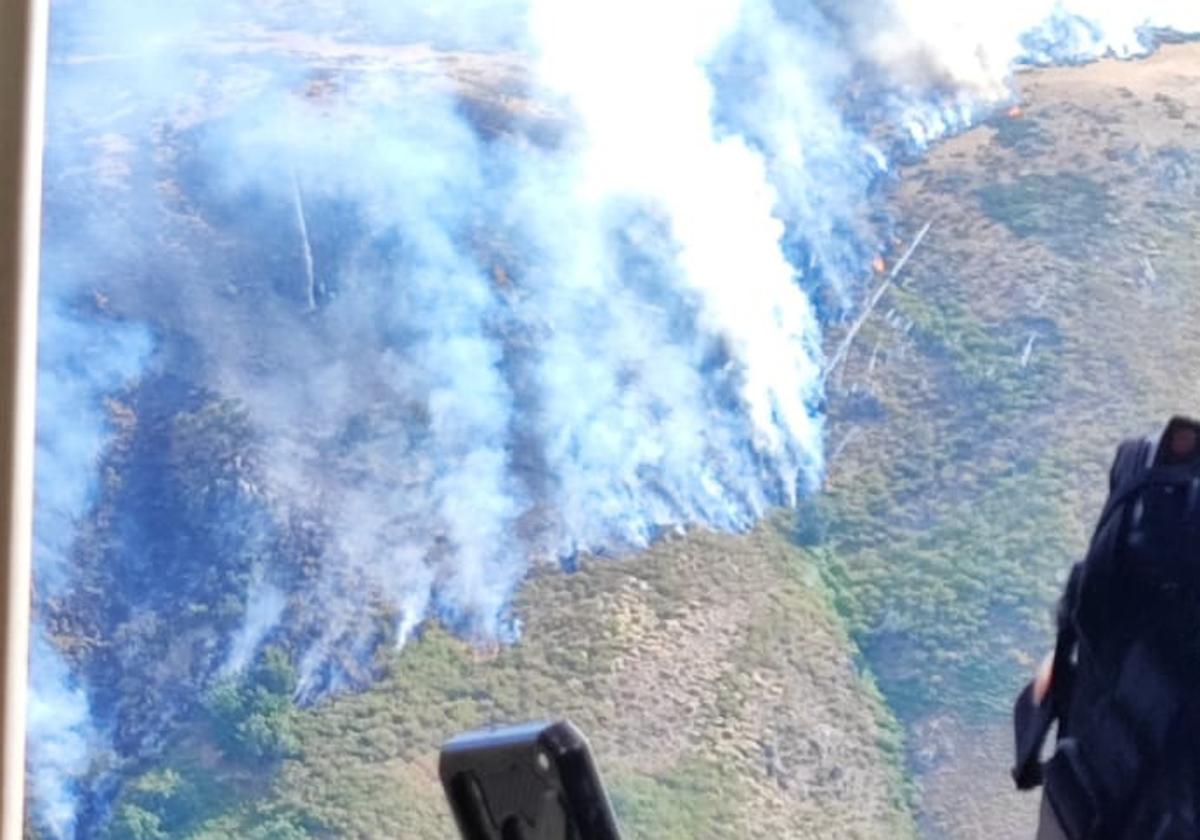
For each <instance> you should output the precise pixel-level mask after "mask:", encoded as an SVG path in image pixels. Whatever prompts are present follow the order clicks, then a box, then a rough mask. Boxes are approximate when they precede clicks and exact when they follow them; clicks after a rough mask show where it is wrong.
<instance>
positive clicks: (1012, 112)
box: [1008, 105, 1025, 120]
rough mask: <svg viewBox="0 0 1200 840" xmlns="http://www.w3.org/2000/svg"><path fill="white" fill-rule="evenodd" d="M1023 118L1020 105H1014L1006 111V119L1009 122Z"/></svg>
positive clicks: (1023, 113)
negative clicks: (1009, 120)
mask: <svg viewBox="0 0 1200 840" xmlns="http://www.w3.org/2000/svg"><path fill="white" fill-rule="evenodd" d="M1023 116H1025V111H1024V110H1022V108H1021V106H1020V105H1014V106H1012V107H1011V108H1009V109H1008V118H1009V119H1011V120H1019V119H1021V117H1023Z"/></svg>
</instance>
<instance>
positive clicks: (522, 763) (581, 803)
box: [438, 722, 620, 840]
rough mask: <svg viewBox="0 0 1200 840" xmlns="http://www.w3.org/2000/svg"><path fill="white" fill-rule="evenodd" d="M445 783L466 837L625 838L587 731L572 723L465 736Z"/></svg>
mask: <svg viewBox="0 0 1200 840" xmlns="http://www.w3.org/2000/svg"><path fill="white" fill-rule="evenodd" d="M438 772H439V775H440V776H441V778H442V787H443V789H444V790H445V792H446V798H447V799H448V800H449V802H450V808H451V810H452V811H453V812H454V819H455V821H456V822H457V823H458V830H459V832H460V833H461V834H462V837H463V840H620V833H619V832H618V830H617V822H616V819H615V817H614V816H613V812H612V806H611V805H610V804H609V801H608V795H607V794H606V793H605V791H604V784H603V782H601V781H600V774H599V772H598V771H597V769H596V764H595V762H594V761H593V760H592V754H591V750H590V749H589V748H588V743H587V739H586V738H584V736H583V733H581V732H580V731H579V730H578V729H576V728H575V727H574V726H573V725H571V724H570V723H567V722H560V723H531V724H526V725H524V726H514V727H509V728H507V729H493V730H482V731H478V732H469V733H467V734H465V735H460V736H458V737H457V738H454V739H453V740H451V741H449V742H448V743H447V744H446V745H445V746H444V747H442V755H441V760H440V762H439V767H438Z"/></svg>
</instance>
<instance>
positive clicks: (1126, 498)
mask: <svg viewBox="0 0 1200 840" xmlns="http://www.w3.org/2000/svg"><path fill="white" fill-rule="evenodd" d="M1057 624H1058V637H1057V641H1056V643H1055V649H1054V660H1053V666H1052V676H1051V682H1050V691H1049V694H1048V696H1047V697H1046V698H1045V699H1044V700H1043V701H1042V702H1041V703H1040V704H1038V703H1036V702H1035V701H1034V696H1033V687H1032V685H1030V686H1029V687H1027V688H1026V689H1025V691H1023V692H1022V693H1021V695H1020V697H1019V698H1018V700H1017V704H1016V707H1015V709H1014V715H1013V719H1014V725H1015V729H1016V752H1017V760H1016V766H1015V767H1014V768H1013V778H1014V780H1015V781H1016V783H1017V787H1019V788H1021V789H1023V790H1024V789H1029V788H1032V787H1036V786H1037V785H1039V784H1043V785H1044V786H1045V792H1044V795H1045V800H1046V803H1047V804H1048V805H1049V807H1050V810H1051V811H1052V812H1053V816H1054V818H1055V819H1056V821H1057V823H1058V828H1060V829H1061V833H1062V835H1065V836H1066V837H1067V838H1070V840H1110V839H1111V840H1126V838H1138V840H1184V838H1188V840H1192V839H1193V838H1200V424H1198V423H1196V422H1195V421H1192V420H1187V419H1184V418H1179V417H1176V418H1174V419H1172V420H1171V421H1170V423H1168V424H1167V427H1166V429H1165V430H1164V432H1163V434H1162V435H1161V436H1160V438H1159V439H1158V440H1157V441H1152V440H1129V441H1126V442H1124V443H1122V444H1121V446H1120V447H1119V448H1118V450H1117V455H1116V458H1115V460H1114V462H1113V466H1112V470H1111V472H1110V476H1109V497H1108V501H1107V502H1106V504H1105V506H1104V509H1103V512H1102V513H1101V515H1100V519H1099V523H1098V524H1097V526H1096V529H1095V532H1094V533H1093V536H1092V540H1091V544H1090V546H1089V548H1088V552H1087V556H1086V557H1085V559H1084V560H1083V562H1081V563H1077V564H1076V565H1075V566H1074V568H1073V569H1072V570H1071V575H1070V578H1069V580H1068V582H1067V586H1066V591H1065V592H1064V594H1063V597H1062V600H1061V601H1060V602H1059V608H1058V618H1057ZM1056 722H1057V724H1058V730H1057V737H1056V744H1055V749H1054V752H1053V755H1052V756H1051V757H1050V759H1049V760H1048V761H1046V762H1044V763H1043V762H1042V761H1041V755H1042V749H1043V745H1044V743H1045V740H1046V737H1047V735H1048V733H1049V730H1050V727H1051V725H1052V724H1054V723H1056ZM1056 836H1057V835H1056Z"/></svg>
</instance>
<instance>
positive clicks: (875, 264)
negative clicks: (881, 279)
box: [871, 256, 887, 274]
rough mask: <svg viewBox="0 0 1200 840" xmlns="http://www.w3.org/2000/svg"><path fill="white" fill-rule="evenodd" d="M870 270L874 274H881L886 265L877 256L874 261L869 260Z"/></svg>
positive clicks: (881, 258)
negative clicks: (871, 269)
mask: <svg viewBox="0 0 1200 840" xmlns="http://www.w3.org/2000/svg"><path fill="white" fill-rule="evenodd" d="M871 268H873V269H875V273H876V274H883V272H884V270H885V269H886V268H887V263H885V262H884V261H883V257H881V256H877V257H875V259H873V260H871Z"/></svg>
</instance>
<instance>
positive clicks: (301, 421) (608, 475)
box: [31, 0, 1200, 837]
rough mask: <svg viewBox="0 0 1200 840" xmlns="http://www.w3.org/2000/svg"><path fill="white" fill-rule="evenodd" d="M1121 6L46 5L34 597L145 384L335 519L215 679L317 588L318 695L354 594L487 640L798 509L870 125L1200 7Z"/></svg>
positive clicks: (40, 695)
mask: <svg viewBox="0 0 1200 840" xmlns="http://www.w3.org/2000/svg"><path fill="white" fill-rule="evenodd" d="M1121 6H1122V8H1121V9H1117V8H1116V4H1105V3H1102V2H1098V1H1093V2H1088V1H1087V0H1077V1H1076V2H1057V3H1055V2H1049V0H1016V2H1009V3H1005V4H1000V5H998V6H994V7H988V8H986V9H985V8H983V7H979V6H978V4H949V3H941V2H933V1H932V0H855V2H851V3H832V2H828V3H827V2H823V0H809V1H806V2H800V0H796V2H788V1H787V0H778V2H770V0H714V2H711V3H702V4H685V3H671V2H647V0H638V2H634V1H633V0H613V2H608V3H604V4H591V5H585V4H567V3H561V2H557V0H503V2H499V3H484V2H481V0H472V2H469V3H453V4H439V8H437V9H431V8H426V6H425V4H418V3H406V2H393V0H295V2H288V1H287V0H275V2H263V3H249V2H245V3H242V4H237V3H230V2H203V3H201V2H179V3H171V4H160V5H154V6H147V5H146V4H144V3H135V2H132V0H58V2H56V4H55V7H54V14H53V32H54V36H53V67H52V72H51V94H50V95H51V102H50V113H51V122H50V131H49V148H48V153H47V213H48V216H47V229H46V248H47V261H46V273H45V278H44V293H45V299H44V302H43V313H44V315H43V354H42V362H41V369H42V381H41V406H40V411H39V421H40V430H39V437H38V445H39V449H38V458H39V461H38V471H39V472H38V485H37V491H38V521H37V529H38V557H37V587H38V598H39V603H40V604H47V603H50V602H51V601H53V600H54V599H56V598H59V597H61V596H64V595H65V594H67V593H69V592H71V589H72V586H73V580H72V573H71V569H70V567H69V564H68V563H67V562H66V558H67V557H68V556H69V554H70V550H71V544H72V541H73V540H74V539H75V535H76V534H77V530H78V529H77V526H78V525H79V523H81V522H82V521H84V520H86V518H87V517H88V516H89V513H90V511H91V509H92V506H93V505H94V504H95V500H96V494H97V493H98V487H99V485H100V483H101V481H102V480H118V479H115V478H112V477H103V476H101V475H99V465H100V459H101V454H102V451H103V448H104V445H105V441H106V439H107V438H109V437H111V436H112V434H113V429H112V428H111V422H110V419H109V413H110V408H109V407H107V406H106V399H108V398H109V397H111V396H113V395H116V394H119V393H121V392H124V391H126V390H128V389H136V388H139V387H143V385H144V383H146V382H148V381H150V379H151V378H152V377H159V378H167V379H170V378H174V380H181V381H183V382H185V383H187V384H188V385H189V386H190V387H193V388H195V389H199V390H202V391H203V392H204V393H210V394H216V395H219V396H221V397H224V398H229V399H232V400H235V401H236V403H237V404H239V405H240V406H241V407H243V408H244V409H245V410H246V411H247V412H248V418H249V422H250V423H251V425H252V427H253V429H254V432H255V436H256V440H258V441H261V448H262V451H261V453H260V457H259V459H258V461H257V463H260V464H261V465H262V468H261V473H262V475H261V485H260V486H255V487H253V488H251V489H250V490H248V491H247V492H248V493H251V494H252V495H253V496H254V498H256V499H261V500H262V501H263V503H264V505H265V506H266V507H267V509H268V510H269V511H270V513H271V516H272V517H273V518H274V519H275V521H277V522H279V523H287V522H294V521H297V520H302V521H304V522H307V523H310V524H311V528H312V530H313V531H314V532H316V533H319V534H320V535H321V539H320V540H319V550H320V555H321V556H320V563H319V564H318V565H319V570H318V572H317V573H316V575H315V576H314V577H310V578H306V581H307V584H306V585H307V586H309V587H310V589H308V590H306V591H304V592H289V591H287V590H286V584H285V583H283V582H282V581H285V580H288V579H289V578H288V569H287V568H286V567H287V564H288V562H289V560H290V559H291V558H288V557H277V558H274V560H273V562H274V564H275V566H276V567H275V568H259V569H258V570H257V572H256V575H257V577H256V578H255V581H254V583H253V585H252V587H251V591H250V592H249V594H248V596H247V598H246V601H245V603H246V611H247V615H246V616H245V620H244V626H243V628H242V630H241V631H240V632H239V633H238V634H236V635H235V636H234V637H233V638H232V639H231V640H230V642H229V644H230V648H229V650H228V651H227V653H226V654H225V655H224V656H223V657H222V658H221V660H220V661H221V662H223V663H224V664H223V665H222V666H221V667H220V668H219V669H218V670H222V671H224V672H230V671H236V670H238V669H240V668H242V667H245V665H246V664H248V663H249V662H250V661H251V659H252V658H253V656H254V655H255V652H256V649H257V648H258V646H260V645H261V644H262V643H263V642H264V640H265V639H266V638H267V637H268V635H269V634H270V633H271V632H272V628H273V627H274V626H275V625H277V624H278V623H280V622H287V621H289V616H293V617H296V618H295V620H296V621H300V622H303V620H304V619H303V618H302V614H303V613H304V610H308V611H309V613H310V614H312V613H318V614H319V616H320V621H319V623H314V622H311V621H310V622H309V625H307V626H308V627H309V630H308V631H307V632H308V633H309V635H308V638H309V639H310V641H309V643H308V645H307V647H306V651H305V654H304V656H303V658H302V661H301V666H302V678H303V683H302V690H303V691H305V692H307V693H308V694H310V695H312V694H315V693H318V692H319V691H321V690H325V689H328V688H329V687H331V686H336V685H337V684H338V679H339V676H338V674H337V672H336V669H333V671H332V673H331V669H330V667H329V663H330V661H331V660H332V659H333V658H334V657H336V656H338V655H345V654H346V653H347V652H349V653H350V654H351V655H353V654H354V653H355V652H357V651H361V650H364V649H367V648H368V647H369V643H370V640H369V639H368V638H367V635H368V633H369V632H370V631H371V627H372V626H373V625H371V624H370V623H369V622H367V621H366V619H365V616H366V615H367V614H368V613H369V612H372V611H375V612H378V611H380V610H382V611H383V612H385V613H386V614H387V615H389V616H391V619H390V620H391V621H392V623H393V630H392V633H391V637H392V638H393V639H395V640H396V641H397V642H398V643H403V642H404V641H405V640H406V639H407V638H409V636H410V634H411V633H412V632H413V630H414V629H415V628H416V626H417V625H418V623H419V622H420V621H422V620H423V619H425V618H426V617H428V616H430V615H432V614H437V615H440V616H441V617H443V618H444V619H446V620H448V621H450V622H452V623H453V624H454V625H455V626H456V627H458V628H460V629H461V630H462V631H463V632H466V633H469V634H472V635H476V636H480V637H495V636H497V635H500V636H504V635H506V634H508V633H511V632H513V631H514V630H515V629H516V628H513V627H512V626H511V621H510V619H509V618H508V617H507V614H506V610H505V606H506V604H507V602H508V599H509V597H510V595H511V593H512V591H513V588H514V587H515V586H516V585H517V583H518V582H519V580H520V579H521V577H522V575H523V574H525V572H526V570H527V568H528V567H529V564H530V563H531V562H537V561H539V560H542V559H548V560H561V559H569V558H571V557H573V556H574V555H576V554H578V553H580V552H589V551H592V552H596V551H599V552H604V551H622V550H628V549H632V548H635V547H637V546H641V545H644V544H646V543H647V542H648V541H650V540H652V539H654V537H655V535H656V534H658V533H661V532H662V531H663V530H664V529H672V528H678V527H682V526H687V525H705V526H709V527H715V528H722V529H738V528H743V527H746V526H748V525H750V524H751V523H753V522H754V521H755V520H756V519H757V518H758V517H760V516H761V515H762V514H763V513H764V511H766V510H767V509H769V508H770V507H772V506H778V505H787V504H789V503H791V502H792V501H793V500H794V499H795V497H796V494H797V493H798V492H802V491H803V490H804V489H805V488H808V487H812V486H814V484H815V482H816V480H817V477H818V476H819V473H820V471H821V469H822V451H821V417H820V411H819V405H820V400H821V394H820V392H819V382H820V366H821V359H820V349H819V328H818V317H817V314H816V307H815V306H814V304H813V303H812V302H811V301H813V300H815V299H816V298H817V297H820V298H821V299H822V300H826V301H832V303H831V304H829V306H830V307H831V309H830V311H832V312H837V311H839V310H841V309H844V308H849V307H852V306H853V303H854V300H855V294H856V292H857V291H858V289H859V285H858V283H859V278H860V276H861V275H862V274H864V273H865V271H864V268H865V266H867V265H868V264H869V260H870V257H871V256H872V255H874V254H875V253H877V252H878V250H879V242H880V241H882V238H883V234H884V231H883V230H882V229H881V224H882V223H881V222H880V221H879V219H878V218H877V216H876V211H877V209H878V208H877V207H875V206H874V205H873V202H872V190H873V189H875V188H876V185H877V184H878V183H879V182H880V179H881V178H882V177H884V176H886V175H887V173H888V172H889V166H890V163H889V159H890V157H891V155H892V154H893V152H894V151H895V150H896V149H898V148H903V149H905V150H906V151H908V152H911V151H913V150H919V149H920V148H921V147H922V146H924V145H925V144H927V143H929V142H931V141H933V140H935V139H936V138H938V137H940V136H942V135H944V134H946V133H948V132H951V131H955V130H960V129H962V128H964V127H966V126H968V125H970V124H971V122H972V121H973V120H974V119H976V118H977V117H978V116H979V115H980V114H982V113H985V112H986V111H987V110H988V109H989V108H991V107H994V106H995V105H996V104H997V103H999V102H1001V101H1004V100H1006V99H1008V98H1009V97H1011V96H1012V91H1011V89H1010V86H1009V85H1010V74H1011V72H1012V69H1013V67H1014V66H1015V65H1016V64H1018V63H1021V62H1045V61H1064V60H1069V61H1078V60H1085V59H1088V58H1094V57H1098V56H1102V55H1105V54H1107V53H1115V54H1117V55H1122V56H1127V55H1133V54H1137V53H1139V52H1143V51H1145V50H1147V49H1149V48H1150V47H1151V46H1152V41H1151V40H1150V35H1149V34H1148V33H1149V29H1148V27H1151V26H1153V27H1174V28H1177V29H1182V30H1196V29H1200V19H1198V18H1200V11H1198V10H1197V8H1196V7H1195V4H1194V3H1192V2H1190V0H1187V1H1186V2H1158V3H1154V2H1151V3H1143V4H1139V5H1138V7H1137V8H1138V11H1136V12H1131V11H1128V10H1127V8H1126V4H1121ZM174 380H172V381H174ZM163 468H164V469H165V468H166V466H164V467H163ZM118 478H119V477H118ZM163 527H169V523H165V524H164V526H163ZM135 549H136V546H134V547H129V548H128V549H127V550H130V551H132V550H135ZM222 560H223V558H221V557H213V558H210V562H213V563H220V562H222ZM289 603H290V604H291V605H292V606H290V607H289ZM300 605H303V608H302V607H301V606H300ZM368 606H369V607H370V608H371V609H370V610H368V609H367V607H368ZM297 616H300V617H297ZM317 624H319V630H312V627H313V626H317ZM53 641H54V640H53V639H52V638H51V639H50V641H49V642H46V643H42V642H39V644H38V645H37V647H36V649H35V652H34V669H35V681H34V683H35V685H34V688H35V693H36V700H35V703H36V704H37V705H35V709H41V710H58V711H48V712H47V713H46V714H40V713H39V714H37V715H35V716H34V724H33V726H32V728H31V739H32V744H31V746H32V751H31V763H32V767H33V770H34V776H33V778H34V783H33V787H32V792H33V796H34V799H35V800H36V803H37V808H38V814H39V819H40V821H41V823H42V824H43V826H44V827H45V828H46V829H47V830H48V831H49V832H50V833H51V835H53V836H59V837H63V836H69V835H70V834H71V832H72V830H73V829H72V826H73V822H74V814H73V811H72V797H73V795H74V785H75V780H77V779H78V778H79V777H80V776H81V775H82V774H83V773H84V772H85V771H86V770H87V769H88V758H87V756H88V754H89V752H88V750H89V749H93V748H94V744H95V743H96V742H97V741H98V739H99V735H98V733H97V729H100V728H102V727H98V726H95V725H93V724H92V723H91V721H90V719H89V715H88V710H87V699H88V694H87V693H86V691H84V690H83V689H81V688H80V686H78V685H77V682H76V679H75V678H73V677H72V676H71V674H70V671H69V669H68V668H67V667H66V665H65V663H64V662H63V661H62V660H61V659H60V658H59V656H58V654H57V653H56V648H55V646H54V644H53Z"/></svg>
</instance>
